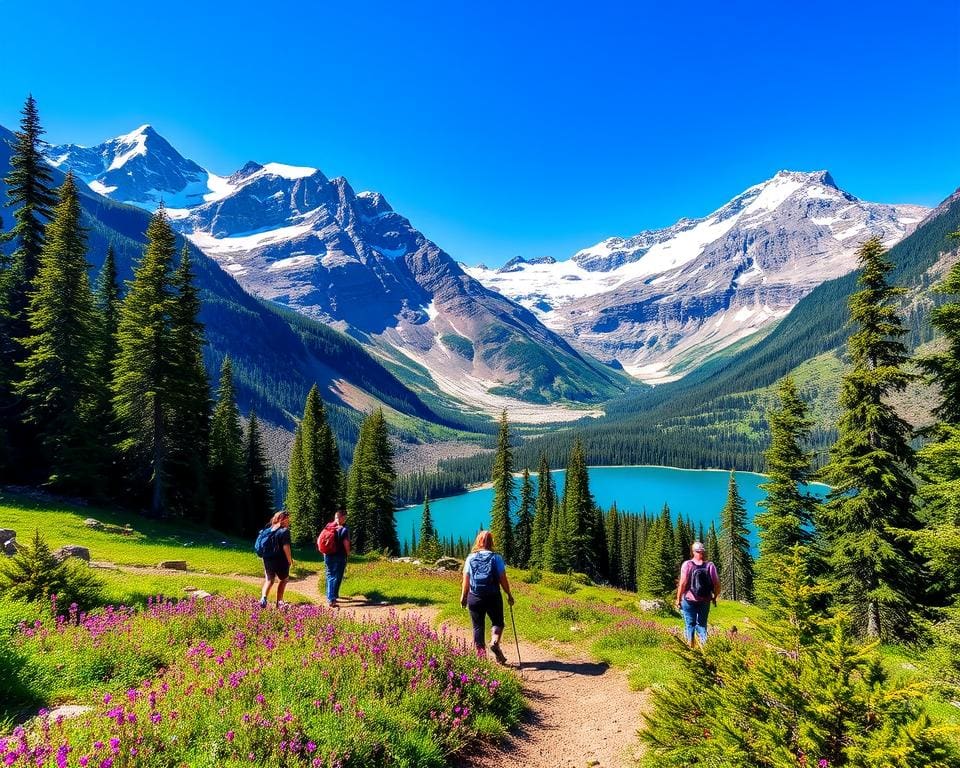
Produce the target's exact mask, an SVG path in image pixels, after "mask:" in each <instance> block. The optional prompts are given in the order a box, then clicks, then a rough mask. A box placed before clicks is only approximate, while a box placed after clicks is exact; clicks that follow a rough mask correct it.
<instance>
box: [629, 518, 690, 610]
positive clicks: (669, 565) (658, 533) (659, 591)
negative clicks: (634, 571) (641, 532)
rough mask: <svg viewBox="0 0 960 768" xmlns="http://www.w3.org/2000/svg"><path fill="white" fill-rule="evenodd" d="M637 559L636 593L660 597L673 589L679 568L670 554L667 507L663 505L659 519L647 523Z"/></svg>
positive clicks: (669, 526) (670, 536) (672, 550)
mask: <svg viewBox="0 0 960 768" xmlns="http://www.w3.org/2000/svg"><path fill="white" fill-rule="evenodd" d="M640 558H641V567H640V569H639V576H638V580H637V581H638V584H637V591H638V592H643V593H646V594H648V595H653V596H655V597H663V596H664V595H666V594H668V593H669V592H670V591H671V590H672V589H674V587H675V586H676V583H677V574H678V573H679V572H680V567H679V563H678V562H677V558H676V553H675V552H674V541H673V524H672V522H671V519H670V507H669V506H667V505H666V504H664V505H663V512H662V513H661V514H660V517H659V518H658V519H657V520H655V521H653V522H652V523H651V525H650V527H649V529H648V531H647V537H646V541H645V542H644V548H643V551H642V552H641V553H640Z"/></svg>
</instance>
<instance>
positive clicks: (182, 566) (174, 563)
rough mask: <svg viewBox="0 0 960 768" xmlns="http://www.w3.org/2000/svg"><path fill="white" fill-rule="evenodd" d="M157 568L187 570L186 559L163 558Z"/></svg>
mask: <svg viewBox="0 0 960 768" xmlns="http://www.w3.org/2000/svg"><path fill="white" fill-rule="evenodd" d="M157 568H166V569H167V570H170V571H185V570H187V561H186V560H164V561H163V562H162V563H160V565H158V566H157Z"/></svg>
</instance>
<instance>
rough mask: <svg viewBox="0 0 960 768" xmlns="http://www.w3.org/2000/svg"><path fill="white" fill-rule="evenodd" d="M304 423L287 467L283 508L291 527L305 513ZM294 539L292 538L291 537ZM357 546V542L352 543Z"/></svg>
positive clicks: (297, 434)
mask: <svg viewBox="0 0 960 768" xmlns="http://www.w3.org/2000/svg"><path fill="white" fill-rule="evenodd" d="M302 424H303V422H301V423H300V424H298V425H297V429H296V431H295V432H294V435H293V445H292V446H291V448H290V463H289V464H288V465H287V495H286V498H285V499H284V502H283V506H284V509H286V511H287V512H289V513H290V522H291V525H293V524H294V521H295V520H297V519H300V518H301V517H302V516H303V515H304V514H305V513H304V511H303V510H304V509H305V507H304V504H305V499H306V493H307V489H306V483H307V472H306V469H305V468H304V465H303V426H302ZM351 536H352V534H351ZM291 538H292V537H291ZM352 543H354V544H356V542H355V541H354V542H352Z"/></svg>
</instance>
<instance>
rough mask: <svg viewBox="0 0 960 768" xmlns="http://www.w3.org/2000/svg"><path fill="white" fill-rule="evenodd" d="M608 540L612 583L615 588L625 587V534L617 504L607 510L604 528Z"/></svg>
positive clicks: (609, 571)
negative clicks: (623, 560) (622, 554)
mask: <svg viewBox="0 0 960 768" xmlns="http://www.w3.org/2000/svg"><path fill="white" fill-rule="evenodd" d="M603 528H604V533H605V534H606V538H607V562H608V564H609V567H608V573H609V575H610V583H611V584H613V585H614V586H615V587H623V586H624V584H623V581H622V579H623V563H622V562H621V553H622V551H623V550H622V536H623V532H622V530H621V525H620V512H619V511H618V510H617V502H613V504H611V505H610V509H608V510H607V519H606V523H605V525H604V526H603Z"/></svg>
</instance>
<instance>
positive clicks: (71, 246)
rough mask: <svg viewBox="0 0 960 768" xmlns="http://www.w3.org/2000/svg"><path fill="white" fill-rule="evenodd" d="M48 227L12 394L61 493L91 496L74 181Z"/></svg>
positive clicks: (91, 322)
mask: <svg viewBox="0 0 960 768" xmlns="http://www.w3.org/2000/svg"><path fill="white" fill-rule="evenodd" d="M59 195H60V202H59V203H58V204H57V206H56V208H55V210H54V215H53V219H52V220H51V222H50V224H49V225H48V226H47V235H46V239H45V241H44V245H43V249H42V252H41V255H40V265H39V270H38V272H37V275H36V279H35V280H34V290H33V292H32V293H31V294H30V304H29V307H28V311H27V320H28V327H29V329H30V335H29V336H27V337H26V338H25V339H23V340H22V341H23V345H24V348H25V349H26V350H27V353H28V356H27V358H26V360H25V361H24V362H22V363H20V368H21V370H22V373H23V379H22V380H21V381H20V382H19V383H18V384H17V385H16V387H15V391H16V393H17V394H19V395H22V396H23V398H24V401H25V403H26V408H25V420H26V422H27V423H28V424H29V425H30V426H31V427H32V428H34V429H35V430H36V431H37V434H38V436H39V438H40V441H41V443H42V445H43V448H44V456H45V457H46V460H47V462H48V482H49V483H50V484H51V485H53V486H54V487H56V488H60V489H67V490H74V491H81V492H89V491H90V490H92V489H93V488H94V486H95V477H94V476H95V474H96V471H97V469H98V468H97V466H96V464H95V462H94V461H92V456H93V452H92V451H91V446H93V445H96V444H97V443H98V442H99V441H98V440H97V435H96V432H95V428H94V425H93V424H92V423H91V416H92V406H93V390H92V385H93V383H94V381H93V378H94V377H93V360H94V353H95V346H96V341H97V337H96V316H95V314H94V308H93V295H92V293H91V291H90V284H89V282H88V280H87V269H88V267H89V265H88V264H87V259H86V235H85V233H84V230H83V228H82V227H81V225H80V202H79V200H78V199H77V188H76V185H75V184H74V180H73V175H72V174H68V175H67V178H66V181H64V183H63V186H62V187H61V188H60V192H59Z"/></svg>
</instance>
